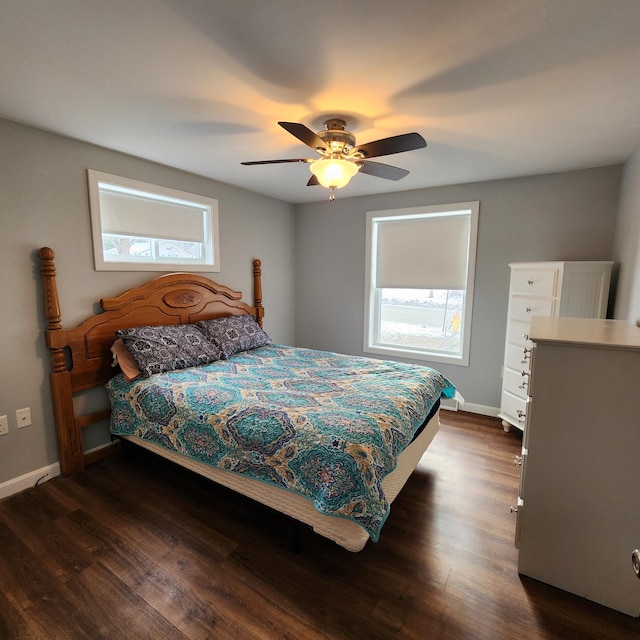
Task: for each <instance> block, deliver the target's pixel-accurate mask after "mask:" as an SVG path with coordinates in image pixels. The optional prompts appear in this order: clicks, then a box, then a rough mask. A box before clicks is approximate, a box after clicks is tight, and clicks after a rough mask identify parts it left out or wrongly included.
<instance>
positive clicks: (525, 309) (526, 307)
mask: <svg viewBox="0 0 640 640" xmlns="http://www.w3.org/2000/svg"><path fill="white" fill-rule="evenodd" d="M555 304H556V301H555V300H554V299H553V298H529V297H526V296H511V302H510V303H509V318H510V319H511V320H520V321H521V322H530V321H531V318H533V316H544V317H546V318H548V317H551V316H553V315H555V313H554V312H555Z"/></svg>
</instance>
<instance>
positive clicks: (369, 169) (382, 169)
mask: <svg viewBox="0 0 640 640" xmlns="http://www.w3.org/2000/svg"><path fill="white" fill-rule="evenodd" d="M360 173H367V174H369V175H370V176H375V177H376V178H385V179H386V180H401V179H402V178H404V177H405V176H408V175H409V172H408V171H407V170H406V169H401V168H400V167H394V166H392V165H390V164H383V163H382V162H371V161H369V160H365V161H364V162H363V163H362V166H361V167H360Z"/></svg>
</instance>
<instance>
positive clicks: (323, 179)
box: [309, 158, 360, 189]
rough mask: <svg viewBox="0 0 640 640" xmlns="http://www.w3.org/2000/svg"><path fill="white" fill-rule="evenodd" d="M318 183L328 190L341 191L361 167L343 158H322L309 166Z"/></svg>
mask: <svg viewBox="0 0 640 640" xmlns="http://www.w3.org/2000/svg"><path fill="white" fill-rule="evenodd" d="M309 169H311V173H313V175H314V176H316V178H318V182H319V183H320V184H321V185H322V186H323V187H326V188H327V189H340V188H341V187H344V186H346V185H347V184H349V180H351V178H353V176H355V175H356V173H358V170H359V169H360V166H359V165H358V164H356V163H355V162H353V161H351V160H345V159H343V158H320V159H319V160H316V161H315V162H312V163H311V165H310V166H309Z"/></svg>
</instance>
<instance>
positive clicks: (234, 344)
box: [196, 314, 271, 360]
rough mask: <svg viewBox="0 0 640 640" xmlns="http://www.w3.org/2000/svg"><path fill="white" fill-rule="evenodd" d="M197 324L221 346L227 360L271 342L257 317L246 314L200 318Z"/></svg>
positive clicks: (223, 355)
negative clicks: (207, 318)
mask: <svg viewBox="0 0 640 640" xmlns="http://www.w3.org/2000/svg"><path fill="white" fill-rule="evenodd" d="M196 325H197V326H198V327H200V328H201V329H202V331H203V332H204V333H205V334H206V336H207V337H208V338H209V340H211V341H212V342H214V343H215V344H217V345H218V346H219V347H220V350H221V351H222V357H223V358H224V359H225V360H226V359H227V358H229V356H232V355H233V354H234V353H239V352H240V351H248V350H249V349H256V348H257V347H263V346H264V345H266V344H269V343H270V342H271V338H269V336H268V335H267V334H266V333H265V332H264V331H263V330H262V329H261V328H260V325H258V323H257V322H256V319H255V318H254V317H253V316H250V315H246V314H245V315H239V316H226V317H224V318H214V319H213V320H200V321H199V322H196Z"/></svg>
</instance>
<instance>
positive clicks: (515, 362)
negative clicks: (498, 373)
mask: <svg viewBox="0 0 640 640" xmlns="http://www.w3.org/2000/svg"><path fill="white" fill-rule="evenodd" d="M525 355H526V357H525ZM529 355H530V353H529V352H527V353H526V354H525V350H524V347H521V346H520V345H517V344H507V347H506V349H505V353H504V366H505V367H508V368H509V369H515V370H516V371H523V370H526V371H528V370H529Z"/></svg>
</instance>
